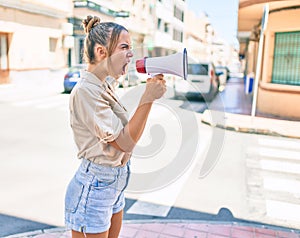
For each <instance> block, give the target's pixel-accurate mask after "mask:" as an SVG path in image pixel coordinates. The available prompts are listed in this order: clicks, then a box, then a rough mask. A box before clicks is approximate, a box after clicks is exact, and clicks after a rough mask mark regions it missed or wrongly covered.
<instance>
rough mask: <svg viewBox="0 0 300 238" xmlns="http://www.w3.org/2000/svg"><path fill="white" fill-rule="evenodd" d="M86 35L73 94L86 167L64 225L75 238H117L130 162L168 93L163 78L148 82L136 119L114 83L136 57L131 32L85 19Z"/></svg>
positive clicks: (69, 199)
mask: <svg viewBox="0 0 300 238" xmlns="http://www.w3.org/2000/svg"><path fill="white" fill-rule="evenodd" d="M82 23H83V27H84V30H85V33H86V38H85V44H84V59H85V62H86V63H87V69H86V70H84V71H83V72H82V73H81V78H82V80H81V81H80V82H78V83H77V85H76V86H75V88H74V89H73V90H72V93H71V95H70V123H71V127H72V130H73V134H74V140H75V143H76V145H77V147H78V158H79V159H81V161H82V162H81V165H80V167H79V169H78V170H77V172H76V173H75V175H74V177H73V179H72V180H71V182H70V183H69V185H68V188H67V191H66V197H65V222H66V226H67V227H68V228H70V229H71V230H72V237H73V238H77V237H98V238H102V237H105V238H107V237H109V238H117V237H118V236H119V232H120V229H121V225H122V217H123V208H124V206H125V198H124V189H125V188H126V186H127V184H128V179H129V174H130V168H129V160H130V156H131V153H132V150H133V149H134V146H135V145H136V143H137V142H138V140H139V139H140V137H141V135H142V133H143V131H144V128H145V124H146V121H147V118H148V115H149V112H150V110H151V106H152V103H153V101H154V100H156V99H159V98H160V97H162V96H163V94H164V93H165V92H166V84H165V83H166V82H165V80H164V79H163V75H162V74H160V75H156V76H155V77H153V78H149V79H148V80H147V84H146V87H145V91H144V93H143V95H142V96H141V98H140V101H139V104H138V107H137V109H136V111H135V113H134V114H133V116H132V118H131V119H130V120H128V115H127V111H126V108H125V107H124V106H123V105H122V103H121V102H120V101H119V99H118V98H117V96H116V95H115V93H114V90H113V87H112V86H111V84H110V82H111V81H112V80H115V79H118V78H119V77H120V76H121V75H124V74H125V73H126V71H127V66H128V63H129V62H130V59H131V58H132V57H133V53H132V51H131V40H130V36H129V33H128V31H127V30H126V28H124V27H123V26H121V25H118V24H116V23H112V22H100V19H99V18H98V17H92V16H88V17H87V18H86V19H85V20H83V22H82Z"/></svg>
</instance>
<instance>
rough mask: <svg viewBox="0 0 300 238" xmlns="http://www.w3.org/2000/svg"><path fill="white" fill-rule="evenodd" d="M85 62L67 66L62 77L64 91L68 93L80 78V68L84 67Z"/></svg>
mask: <svg viewBox="0 0 300 238" xmlns="http://www.w3.org/2000/svg"><path fill="white" fill-rule="evenodd" d="M85 68H86V65H85V64H78V65H74V66H72V67H70V68H69V70H68V72H67V73H66V74H65V77H64V92H65V93H70V92H71V91H72V89H73V88H74V86H75V85H76V83H77V82H78V81H79V80H80V70H82V69H85Z"/></svg>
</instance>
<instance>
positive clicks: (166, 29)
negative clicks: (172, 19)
mask: <svg viewBox="0 0 300 238" xmlns="http://www.w3.org/2000/svg"><path fill="white" fill-rule="evenodd" d="M164 32H166V33H168V32H169V24H168V23H165V24H164Z"/></svg>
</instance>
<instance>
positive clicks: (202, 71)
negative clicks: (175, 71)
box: [174, 62, 220, 102]
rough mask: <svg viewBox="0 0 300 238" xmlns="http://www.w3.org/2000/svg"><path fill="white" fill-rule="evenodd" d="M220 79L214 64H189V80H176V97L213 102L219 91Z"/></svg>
mask: <svg viewBox="0 0 300 238" xmlns="http://www.w3.org/2000/svg"><path fill="white" fill-rule="evenodd" d="M219 86H220V82H219V77H218V75H217V73H216V70H215V66H214V64H213V63H212V62H197V63H189V64H188V76H187V80H184V79H176V80H175V82H174V94H175V97H182V96H183V97H186V98H191V97H193V98H199V99H204V100H206V101H209V102H210V101H212V100H213V99H214V97H215V96H216V94H217V93H218V91H219Z"/></svg>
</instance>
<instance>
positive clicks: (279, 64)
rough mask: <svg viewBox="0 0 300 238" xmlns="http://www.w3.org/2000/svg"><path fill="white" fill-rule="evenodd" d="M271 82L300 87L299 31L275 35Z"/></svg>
mask: <svg viewBox="0 0 300 238" xmlns="http://www.w3.org/2000/svg"><path fill="white" fill-rule="evenodd" d="M271 82H272V83H277V84H287V85H299V86H300V31H295V32H277V33H275V44H274V60H273V72H272V81H271Z"/></svg>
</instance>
